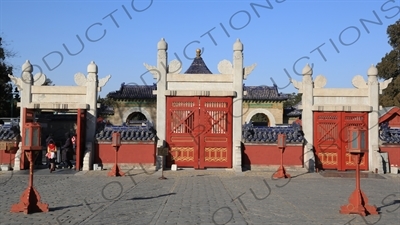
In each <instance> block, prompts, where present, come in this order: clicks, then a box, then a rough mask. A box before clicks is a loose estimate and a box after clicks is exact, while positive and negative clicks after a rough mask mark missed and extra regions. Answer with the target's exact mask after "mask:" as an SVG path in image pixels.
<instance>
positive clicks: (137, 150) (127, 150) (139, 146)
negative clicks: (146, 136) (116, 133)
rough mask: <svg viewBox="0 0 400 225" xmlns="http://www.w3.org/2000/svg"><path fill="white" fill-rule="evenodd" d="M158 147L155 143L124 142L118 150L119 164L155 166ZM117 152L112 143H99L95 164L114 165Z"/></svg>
mask: <svg viewBox="0 0 400 225" xmlns="http://www.w3.org/2000/svg"><path fill="white" fill-rule="evenodd" d="M155 155H156V146H155V144H154V143H153V142H128V143H124V142H122V145H121V147H120V148H119V150H118V163H143V164H155V162H156V159H155ZM114 162H115V150H114V148H113V147H112V146H111V143H110V142H105V143H97V144H96V155H95V158H94V163H98V164H104V163H114Z"/></svg>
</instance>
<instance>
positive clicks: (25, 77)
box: [13, 60, 33, 170]
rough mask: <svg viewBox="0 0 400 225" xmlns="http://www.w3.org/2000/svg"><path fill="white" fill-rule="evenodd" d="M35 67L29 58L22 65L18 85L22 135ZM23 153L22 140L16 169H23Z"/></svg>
mask: <svg viewBox="0 0 400 225" xmlns="http://www.w3.org/2000/svg"><path fill="white" fill-rule="evenodd" d="M32 72H33V67H32V65H31V63H30V62H29V60H26V62H25V63H24V64H23V65H22V76H21V79H19V80H18V82H17V86H18V89H19V92H20V99H21V100H20V104H21V105H20V106H21V107H20V115H21V116H20V122H19V127H20V130H21V136H22V128H23V121H24V120H25V116H26V115H24V113H23V108H25V107H27V106H28V105H29V103H31V101H32V93H31V90H32V85H33V74H32ZM21 154H22V140H21V142H20V143H19V145H18V151H17V153H16V154H15V159H14V168H13V169H14V170H21Z"/></svg>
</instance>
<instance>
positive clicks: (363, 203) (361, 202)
mask: <svg viewBox="0 0 400 225" xmlns="http://www.w3.org/2000/svg"><path fill="white" fill-rule="evenodd" d="M360 155H364V153H352V154H351V157H352V158H353V160H354V162H355V163H356V165H357V166H356V189H355V190H354V191H353V193H352V194H351V195H350V197H349V204H347V205H343V206H341V207H340V213H341V214H359V215H362V216H366V215H378V211H377V208H376V207H375V206H373V205H369V204H368V198H367V196H366V195H365V193H364V192H363V191H362V190H361V188H360V162H361V156H360Z"/></svg>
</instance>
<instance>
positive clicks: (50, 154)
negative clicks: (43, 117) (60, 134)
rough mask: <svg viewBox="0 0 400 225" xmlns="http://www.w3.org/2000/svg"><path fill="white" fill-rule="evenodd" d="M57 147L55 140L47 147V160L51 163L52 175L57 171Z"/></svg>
mask: <svg viewBox="0 0 400 225" xmlns="http://www.w3.org/2000/svg"><path fill="white" fill-rule="evenodd" d="M56 153H57V147H56V144H55V143H54V141H53V140H50V141H49V143H48V145H47V154H46V156H47V158H48V159H49V161H50V168H49V169H50V173H51V172H53V171H54V170H56V169H55V159H56Z"/></svg>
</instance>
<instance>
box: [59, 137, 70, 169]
mask: <svg viewBox="0 0 400 225" xmlns="http://www.w3.org/2000/svg"><path fill="white" fill-rule="evenodd" d="M65 139H66V140H65V144H64V145H63V146H62V147H61V150H62V152H61V153H62V158H63V161H64V164H66V165H68V167H69V169H72V163H71V161H70V160H71V159H72V157H73V156H72V155H73V148H72V141H71V136H70V134H69V133H65Z"/></svg>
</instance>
